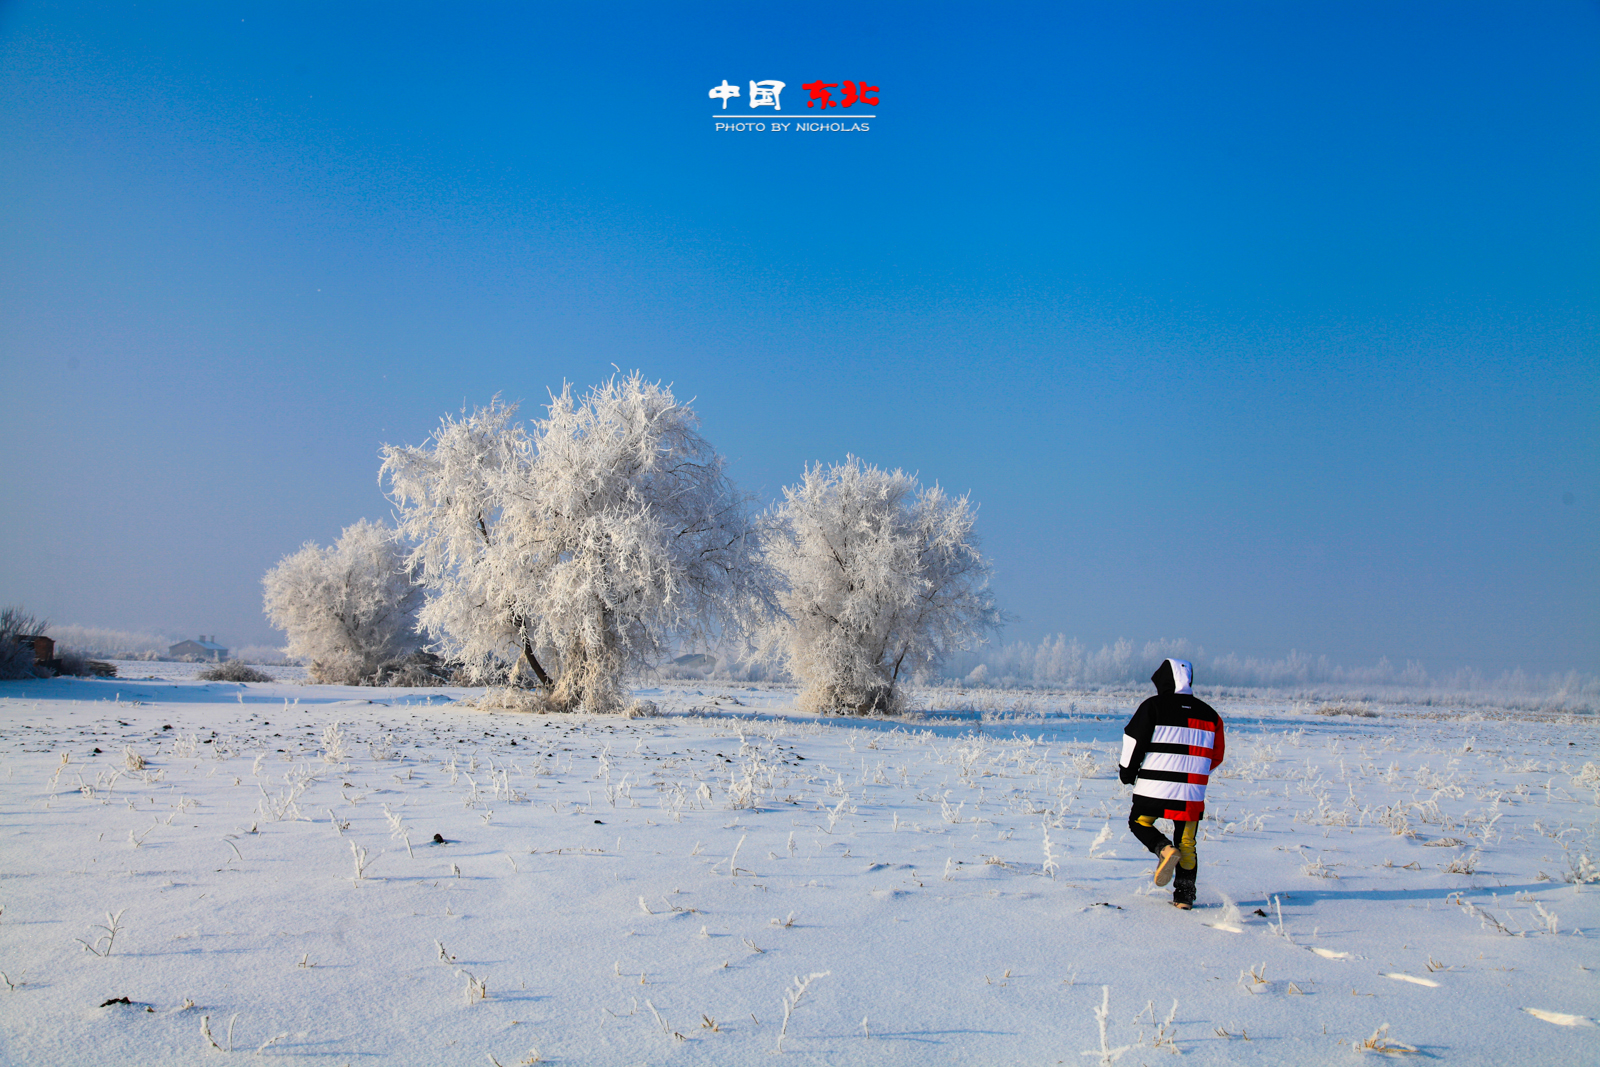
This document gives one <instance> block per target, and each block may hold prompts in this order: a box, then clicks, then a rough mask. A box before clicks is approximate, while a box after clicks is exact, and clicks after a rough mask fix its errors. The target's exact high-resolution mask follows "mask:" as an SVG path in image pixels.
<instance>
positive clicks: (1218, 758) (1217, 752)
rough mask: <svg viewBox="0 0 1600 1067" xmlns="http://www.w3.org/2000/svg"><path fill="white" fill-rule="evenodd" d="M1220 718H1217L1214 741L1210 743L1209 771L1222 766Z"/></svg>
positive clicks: (1219, 716)
mask: <svg viewBox="0 0 1600 1067" xmlns="http://www.w3.org/2000/svg"><path fill="white" fill-rule="evenodd" d="M1222 750H1223V744H1222V716H1221V715H1218V716H1217V734H1216V739H1215V740H1213V741H1212V742H1211V769H1212V770H1213V771H1214V770H1216V769H1217V768H1218V767H1220V766H1222Z"/></svg>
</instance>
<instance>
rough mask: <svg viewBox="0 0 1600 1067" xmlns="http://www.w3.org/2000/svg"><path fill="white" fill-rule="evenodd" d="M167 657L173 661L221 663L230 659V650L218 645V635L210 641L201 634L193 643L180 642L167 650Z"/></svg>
mask: <svg viewBox="0 0 1600 1067" xmlns="http://www.w3.org/2000/svg"><path fill="white" fill-rule="evenodd" d="M167 655H169V656H171V657H172V658H173V659H186V660H211V661H215V662H217V663H221V662H222V661H223V660H225V659H227V658H228V650H227V649H226V648H223V647H222V646H221V645H219V644H217V635H216V634H212V635H211V637H210V639H209V640H208V639H207V638H206V635H205V634H201V635H200V636H199V637H198V638H197V639H195V640H193V641H179V642H178V643H177V644H175V645H173V646H172V647H171V648H169V649H167Z"/></svg>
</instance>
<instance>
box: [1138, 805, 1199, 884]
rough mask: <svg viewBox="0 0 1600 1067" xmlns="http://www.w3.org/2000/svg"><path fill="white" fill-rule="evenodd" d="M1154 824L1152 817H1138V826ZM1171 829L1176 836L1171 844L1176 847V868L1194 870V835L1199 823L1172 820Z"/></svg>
mask: <svg viewBox="0 0 1600 1067" xmlns="http://www.w3.org/2000/svg"><path fill="white" fill-rule="evenodd" d="M1155 824H1156V817H1155V816H1154V815H1141V816H1139V825H1140V826H1149V827H1154V826H1155ZM1172 829H1173V832H1174V833H1176V834H1177V835H1178V836H1177V840H1176V841H1174V842H1173V844H1175V845H1177V846H1178V866H1179V867H1181V868H1183V869H1184V870H1186V871H1192V870H1194V868H1195V863H1196V862H1197V861H1196V860H1195V855H1194V834H1195V831H1196V830H1198V829H1200V823H1199V822H1198V821H1192V822H1179V821H1177V820H1176V819H1174V820H1173V823H1172Z"/></svg>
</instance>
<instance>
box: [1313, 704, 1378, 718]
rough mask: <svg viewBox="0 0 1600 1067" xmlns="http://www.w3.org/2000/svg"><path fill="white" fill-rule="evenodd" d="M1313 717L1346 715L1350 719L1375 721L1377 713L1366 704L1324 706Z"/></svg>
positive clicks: (1314, 712)
mask: <svg viewBox="0 0 1600 1067" xmlns="http://www.w3.org/2000/svg"><path fill="white" fill-rule="evenodd" d="M1312 714H1313V715H1347V716H1349V717H1350V718H1352V719H1376V718H1377V717H1378V713H1377V712H1376V711H1373V710H1372V708H1371V707H1369V706H1368V705H1366V704H1324V705H1322V707H1320V708H1317V709H1316V710H1315V711H1313V712H1312Z"/></svg>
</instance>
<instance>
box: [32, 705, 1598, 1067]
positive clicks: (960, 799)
mask: <svg viewBox="0 0 1600 1067" xmlns="http://www.w3.org/2000/svg"><path fill="white" fill-rule="evenodd" d="M478 692H481V691H478ZM476 695H477V693H476V692H474V691H467V690H446V691H440V690H374V689H347V688H342V687H334V686H305V685H297V684H292V683H288V682H283V683H271V684H265V683H264V684H260V685H248V686H238V685H221V684H211V685H202V684H199V683H194V682H188V681H172V680H147V681H143V682H136V681H130V680H129V679H126V678H123V679H105V680H100V679H92V680H66V679H55V680H50V681H39V682H26V683H7V684H6V686H5V687H4V688H3V689H0V723H3V724H4V726H3V729H0V974H3V977H4V987H3V988H0V1062H7V1063H56V1064H72V1063H105V1062H116V1061H122V1062H131V1063H174V1064H186V1063H202V1062H205V1063H210V1062H217V1060H218V1058H219V1057H223V1058H227V1057H236V1056H247V1055H252V1054H256V1053H258V1052H259V1055H260V1056H262V1057H290V1058H293V1059H294V1060H295V1061H297V1062H302V1063H308V1064H345V1063H360V1062H363V1061H366V1062H394V1063H416V1064H456V1063H460V1064H475V1065H481V1064H484V1063H488V1062H490V1061H491V1059H492V1061H493V1062H497V1063H500V1064H502V1065H505V1067H510V1065H511V1064H515V1063H525V1062H529V1061H533V1062H548V1063H574V1064H576V1063H583V1064H611V1063H615V1064H634V1063H684V1064H689V1063H719V1064H721V1063H741V1062H751V1061H758V1060H760V1061H764V1060H765V1059H766V1058H767V1057H769V1056H770V1055H773V1054H776V1053H778V1052H779V1050H780V1049H781V1054H782V1056H784V1057H787V1058H792V1059H793V1060H794V1061H795V1062H805V1063H810V1062H815V1063H841V1064H851V1063H860V1064H885V1063H891V1064H899V1063H905V1064H922V1063H930V1064H931V1063H940V1064H942V1063H974V1062H982V1063H1042V1064H1055V1063H1096V1062H1119V1063H1128V1062H1144V1063H1153V1062H1160V1061H1162V1060H1164V1058H1165V1057H1166V1056H1167V1055H1168V1054H1169V1053H1174V1052H1181V1054H1182V1055H1183V1056H1184V1057H1185V1060H1186V1062H1198V1063H1224V1062H1227V1063H1235V1062H1241V1063H1255V1062H1259V1063H1274V1064H1280V1063H1327V1062H1340V1061H1341V1060H1344V1059H1346V1058H1349V1059H1350V1060H1352V1061H1355V1060H1356V1058H1357V1057H1359V1056H1361V1055H1363V1054H1369V1055H1370V1054H1378V1053H1380V1052H1382V1051H1383V1050H1385V1049H1387V1050H1389V1051H1391V1052H1393V1053H1394V1054H1397V1055H1403V1054H1404V1053H1403V1052H1402V1051H1401V1049H1402V1047H1409V1048H1412V1049H1416V1050H1419V1053H1420V1054H1426V1055H1431V1056H1439V1057H1447V1058H1449V1059H1450V1060H1451V1061H1452V1062H1466V1063H1485V1064H1488V1063H1504V1062H1511V1061H1517V1062H1531V1063H1546V1062H1549V1063H1555V1062H1582V1061H1585V1060H1589V1059H1592V1058H1595V1056H1596V1055H1597V1054H1600V1044H1597V1042H1600V1029H1597V1028H1596V1027H1595V1026H1594V1025H1593V1020H1594V1019H1595V1017H1596V1016H1597V1015H1600V988H1597V984H1596V972H1595V968H1600V953H1597V952H1596V951H1595V937H1594V932H1595V930H1596V928H1600V908H1597V907H1596V896H1595V890H1596V885H1597V883H1596V879H1597V877H1600V876H1597V875H1596V873H1595V868H1594V864H1595V862H1596V860H1597V859H1600V850H1597V847H1596V846H1597V840H1600V822H1597V815H1600V806H1597V792H1600V770H1597V763H1600V755H1597V753H1596V747H1597V746H1596V744H1595V741H1596V737H1595V726H1594V723H1593V722H1592V720H1589V719H1587V718H1575V717H1571V716H1544V717H1538V716H1530V715H1509V714H1508V715H1506V716H1503V717H1499V718H1495V717H1486V716H1482V715H1473V716H1471V717H1464V716H1459V715H1453V714H1447V713H1440V712H1438V711H1437V710H1432V709H1430V710H1429V711H1426V712H1421V711H1408V710H1405V709H1399V710H1396V709H1388V710H1386V711H1385V712H1384V714H1382V715H1381V716H1379V717H1377V718H1344V717H1336V716H1315V715H1308V714H1301V713H1296V712H1292V711H1290V710H1289V709H1288V708H1286V707H1283V706H1281V705H1280V706H1277V707H1273V706H1270V705H1257V706H1251V705H1245V704H1243V703H1234V704H1232V705H1231V706H1230V704H1229V702H1226V701H1223V702H1221V706H1220V707H1219V710H1220V711H1221V712H1222V714H1223V716H1224V718H1225V720H1226V721H1227V723H1228V727H1229V734H1228V745H1229V749H1228V751H1229V756H1228V760H1227V761H1226V763H1225V764H1224V766H1223V767H1222V768H1221V769H1220V771H1219V773H1218V774H1217V775H1216V776H1215V777H1214V778H1213V780H1212V786H1211V790H1210V795H1209V801H1210V806H1209V813H1208V814H1209V816H1210V817H1209V818H1208V819H1207V821H1206V823H1205V825H1204V827H1203V828H1202V832H1201V841H1200V859H1201V875H1200V906H1199V907H1198V908H1197V909H1196V910H1195V911H1194V912H1190V913H1183V912H1179V911H1177V910H1175V909H1173V908H1171V907H1170V906H1169V905H1168V903H1167V902H1168V900H1169V899H1170V892H1169V891H1168V890H1156V889H1154V888H1153V887H1151V885H1150V881H1149V874H1150V871H1151V870H1152V869H1153V865H1154V864H1153V858H1152V857H1150V856H1149V855H1148V854H1146V853H1144V852H1143V850H1142V849H1141V848H1140V847H1139V846H1138V844H1137V843H1136V842H1135V841H1134V840H1133V839H1132V837H1131V835H1129V834H1128V833H1127V831H1126V820H1127V810H1128V802H1127V790H1126V789H1125V787H1123V786H1121V785H1120V783H1118V782H1117V780H1116V777H1115V766H1114V761H1115V753H1116V746H1117V743H1118V737H1119V735H1120V731H1121V727H1122V724H1123V722H1124V721H1125V718H1126V715H1127V713H1128V712H1129V711H1131V707H1130V708H1126V709H1120V710H1117V709H1108V710H1107V712H1106V713H1105V714H1103V715H1078V716H1071V715H1069V716H1054V717H1044V718H1039V719H1036V720H1035V721H1032V722H1028V721H1020V720H1014V719H1008V720H1006V721H1004V722H994V721H992V720H991V721H982V720H973V721H965V722H940V721H938V720H937V718H936V717H933V716H930V717H929V721H926V722H922V723H918V722H908V723H898V724H897V723H895V722H891V721H882V720H878V721H864V720H838V719H835V720H820V719H817V718H815V717H812V716H808V715H802V714H799V713H796V712H794V711H793V693H792V691H790V690H781V689H776V688H755V689H751V688H742V687H733V686H696V687H694V688H659V689H652V690H645V691H641V692H640V693H639V695H640V696H642V697H644V698H646V699H649V700H652V701H654V702H655V703H656V704H657V705H659V706H660V707H661V708H662V709H663V711H664V714H663V715H662V716H660V717H655V718H647V719H631V720H629V719H621V718H603V719H600V718H583V717H576V716H531V715H525V714H516V713H507V712H498V713H497V712H487V711H481V710H478V709H476V708H472V707H468V706H464V705H463V704H462V703H447V701H450V700H457V701H459V700H461V699H463V698H468V699H470V698H472V697H474V696H476ZM168 727H170V728H168ZM95 748H98V749H100V752H99V754H95V753H94V752H93V751H92V750H93V749H95ZM63 757H65V760H63ZM435 834H437V835H439V836H440V837H442V838H443V839H444V840H443V843H435V841H434V835H435ZM113 917H114V918H113ZM113 928H114V930H115V933H114V936H113V935H112V933H111V930H112V929H113ZM121 997H127V998H128V1003H126V1004H122V1003H114V1004H109V1005H105V1006H101V1005H102V1004H103V1003H104V1002H105V1001H108V1000H113V999H115V998H121ZM1174 1001H1176V1002H1177V1005H1176V1008H1175V1009H1174V1007H1173V1002H1174ZM1102 1012H1103V1014H1102ZM1384 1027H1387V1029H1383V1028H1384ZM230 1029H231V1036H230ZM208 1035H209V1036H208ZM1364 1044H1365V1045H1366V1046H1367V1051H1366V1052H1365V1053H1363V1052H1362V1051H1360V1050H1361V1047H1362V1046H1363V1045H1364ZM230 1049H231V1051H228V1050H230ZM1122 1049H1126V1051H1123V1052H1122V1053H1121V1054H1120V1056H1119V1055H1118V1050H1122ZM219 1050H220V1051H219ZM1086 1051H1087V1052H1088V1053H1089V1054H1088V1055H1085V1054H1084V1053H1085V1052H1086Z"/></svg>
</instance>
